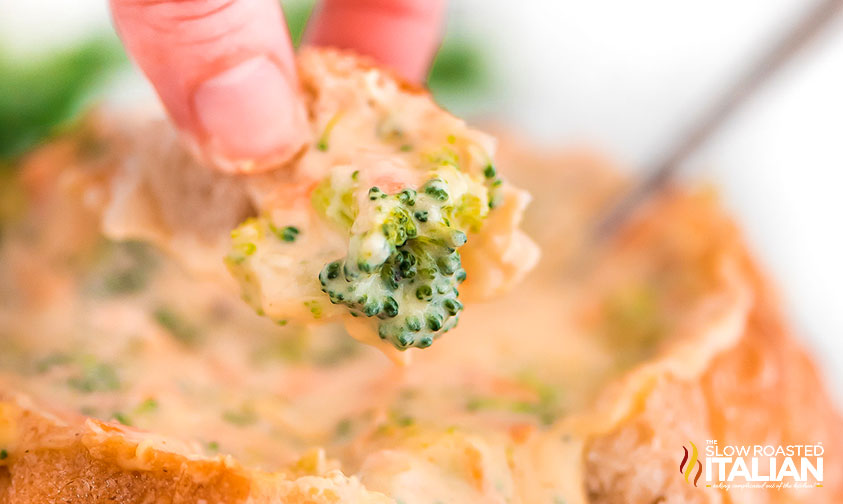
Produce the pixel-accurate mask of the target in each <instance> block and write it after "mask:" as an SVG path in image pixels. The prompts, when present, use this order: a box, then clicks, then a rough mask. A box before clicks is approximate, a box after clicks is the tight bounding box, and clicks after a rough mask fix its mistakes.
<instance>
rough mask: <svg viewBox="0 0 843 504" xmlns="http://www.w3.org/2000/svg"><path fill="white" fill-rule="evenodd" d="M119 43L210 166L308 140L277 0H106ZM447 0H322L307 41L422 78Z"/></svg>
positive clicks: (267, 163) (274, 161) (275, 160)
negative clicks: (347, 50) (120, 39)
mask: <svg viewBox="0 0 843 504" xmlns="http://www.w3.org/2000/svg"><path fill="white" fill-rule="evenodd" d="M110 2H111V9H112V13H113V15H114V20H115V24H116V26H117V31H118V32H119V34H120V37H121V38H122V39H123V43H124V44H125V46H126V49H127V50H128V52H129V53H130V54H131V56H132V58H133V59H134V61H135V62H136V63H137V64H138V66H140V68H141V69H142V70H143V72H144V73H145V74H146V76H147V77H148V78H149V80H150V81H151V82H152V85H153V86H154V87H155V89H156V91H157V92H158V96H159V97H160V98H161V101H162V102H163V104H164V106H165V107H166V109H167V111H168V113H169V114H170V117H171V118H172V120H173V122H174V123H175V124H176V126H177V127H178V128H179V129H180V130H181V131H182V132H183V134H184V135H185V136H186V138H187V139H188V141H189V142H190V143H191V144H192V146H194V147H195V148H196V149H197V150H198V151H199V152H201V153H202V154H203V155H204V156H205V157H206V158H207V159H208V160H209V161H211V162H212V163H213V164H214V166H216V167H217V168H220V169H222V170H225V171H232V172H254V171H260V170H265V169H268V168H272V167H273V166H277V165H278V164H279V163H282V162H284V161H286V160H288V159H289V158H290V157H291V156H293V155H294V154H295V153H296V152H298V151H299V150H300V149H301V147H302V146H303V145H304V144H306V143H307V142H309V141H310V132H309V127H308V125H307V116H306V112H305V109H304V106H303V104H302V103H301V102H300V100H299V84H298V79H297V76H296V65H295V58H294V54H293V48H292V45H291V42H290V36H289V33H288V31H287V27H286V25H285V22H284V18H283V13H282V11H281V8H280V4H279V3H278V0H110ZM444 7H445V0H323V1H322V2H321V3H320V5H318V6H317V8H316V9H315V10H314V16H313V19H311V21H310V26H309V28H308V30H307V32H306V35H305V39H306V42H307V43H310V44H315V45H325V46H334V47H339V48H343V49H353V50H356V51H358V52H360V53H362V54H366V55H369V56H372V57H374V58H375V59H376V60H378V61H379V62H381V63H382V64H384V65H387V66H390V67H392V68H393V69H394V70H396V71H397V72H398V73H399V74H400V75H402V76H403V77H404V78H406V79H408V80H411V81H416V82H418V81H421V80H422V79H423V77H424V75H425V73H426V72H427V68H428V66H429V64H430V61H431V60H432V58H433V54H434V53H435V51H436V47H437V45H438V43H439V32H440V29H441V22H442V17H443V13H444Z"/></svg>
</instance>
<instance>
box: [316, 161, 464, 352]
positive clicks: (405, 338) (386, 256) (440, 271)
mask: <svg viewBox="0 0 843 504" xmlns="http://www.w3.org/2000/svg"><path fill="white" fill-rule="evenodd" d="M368 199H369V200H370V201H371V202H374V204H375V206H374V209H373V211H374V215H373V220H372V222H374V223H376V225H375V226H373V227H372V228H371V229H368V230H367V231H364V232H362V233H359V234H353V235H352V237H351V240H350V243H349V253H348V256H346V257H345V258H344V259H341V260H338V261H334V262H332V263H329V264H327V265H326V266H325V267H324V268H323V269H322V271H321V273H320V274H319V281H320V283H321V284H322V290H323V291H324V292H325V293H327V294H328V296H329V297H330V299H331V302H332V303H334V304H343V305H345V306H347V307H348V308H349V309H350V310H351V313H352V315H353V316H357V317H361V316H363V317H377V318H378V319H379V320H378V335H379V336H380V337H381V339H383V340H386V341H389V342H390V343H391V344H392V345H394V346H395V347H396V348H398V349H400V350H404V349H407V348H409V347H418V348H426V347H429V346H430V345H431V344H432V343H433V340H434V339H435V338H436V337H438V336H439V335H441V334H442V333H444V332H445V331H447V330H449V329H451V328H452V327H454V326H455V325H456V324H457V321H458V319H459V314H460V312H461V311H462V303H460V301H459V299H458V297H459V292H458V290H457V286H458V285H459V284H460V283H461V282H462V281H463V280H465V270H463V269H462V266H461V264H460V256H459V253H458V252H457V249H458V248H459V247H460V246H462V245H463V244H465V241H466V235H465V233H464V232H463V231H461V230H460V229H456V228H455V227H452V222H451V220H450V219H448V217H447V216H448V215H450V214H453V205H452V202H451V199H452V198H451V195H450V194H449V191H448V184H447V183H446V182H445V181H444V180H443V179H441V178H433V179H431V180H430V181H428V182H427V183H426V184H425V185H424V186H422V188H421V189H420V191H419V192H416V191H414V190H412V189H405V190H403V191H401V192H398V193H396V194H391V195H388V194H386V193H384V192H383V191H381V190H380V189H379V188H377V187H372V188H371V189H370V190H369V193H368Z"/></svg>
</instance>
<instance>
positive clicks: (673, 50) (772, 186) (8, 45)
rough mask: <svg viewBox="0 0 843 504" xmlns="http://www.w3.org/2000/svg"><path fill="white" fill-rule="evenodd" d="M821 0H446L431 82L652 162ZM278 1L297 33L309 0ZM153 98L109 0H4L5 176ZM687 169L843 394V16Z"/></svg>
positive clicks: (490, 108)
mask: <svg viewBox="0 0 843 504" xmlns="http://www.w3.org/2000/svg"><path fill="white" fill-rule="evenodd" d="M812 3H813V1H809V0H741V1H738V2H735V1H732V0H706V1H702V0H684V1H681V2H677V1H671V0H638V1H636V2H629V1H625V0H587V1H586V0H579V1H574V0H520V1H518V2H513V1H508V0H451V6H450V15H449V20H448V29H447V34H446V37H445V43H444V45H443V48H442V51H441V52H440V55H439V57H438V59H437V61H436V64H435V65H434V68H433V71H432V74H431V80H430V85H431V88H432V89H433V91H434V93H435V95H436V96H437V98H438V99H439V100H440V101H441V102H442V103H444V104H445V105H446V106H447V107H448V108H450V109H451V110H453V111H454V112H456V113H457V114H462V115H465V116H467V117H469V118H471V119H472V120H475V121H481V120H487V119H493V120H495V121H497V122H502V123H504V124H506V125H507V126H509V127H511V128H513V129H519V130H523V131H525V132H526V133H528V134H529V135H530V136H531V137H532V138H534V139H535V140H536V141H537V142H541V143H542V144H544V145H548V146H554V147H559V148H563V147H566V146H582V145H588V146H593V147H595V148H597V149H600V150H602V151H603V152H605V153H607V154H608V155H609V156H610V157H612V158H614V159H616V160H617V161H618V164H619V166H621V167H623V168H624V169H626V170H631V171H636V172H641V171H644V170H646V169H647V168H648V163H649V162H650V161H651V160H654V159H655V158H657V157H658V155H659V154H660V153H661V152H662V151H663V150H664V149H666V148H667V147H668V146H669V145H670V143H671V141H672V140H674V139H676V138H677V137H678V136H679V135H680V134H681V132H682V131H683V128H684V127H685V126H686V125H687V124H689V121H690V120H692V119H693V118H694V117H695V116H696V115H697V114H698V113H699V112H700V111H701V110H704V108H705V107H706V106H707V105H708V104H709V103H711V101H712V100H713V99H714V98H715V97H716V96H717V94H718V93H719V92H721V91H723V89H724V88H725V87H726V86H728V85H729V83H730V82H731V81H732V80H733V79H734V78H735V77H736V75H737V74H738V73H740V71H741V70H742V69H744V68H746V66H747V65H749V64H751V62H752V61H753V60H754V57H756V56H757V55H759V54H760V53H761V52H763V51H764V49H765V48H767V47H768V46H769V45H770V44H771V43H772V42H774V41H775V40H776V39H777V37H778V36H779V35H780V34H781V32H782V30H784V29H786V28H787V26H789V24H790V23H792V22H793V21H794V20H795V19H796V18H797V17H798V16H799V15H800V14H801V13H802V12H804V10H805V8H806V7H809V6H810V5H811V4H812ZM283 7H284V9H285V11H286V13H287V18H288V23H289V24H290V28H291V33H292V35H293V37H294V39H297V38H298V37H300V34H301V32H302V29H303V26H304V23H305V21H306V18H307V15H308V13H309V11H310V9H311V7H312V1H311V0H286V1H284V2H283ZM151 96H153V95H152V91H151V89H150V88H149V87H148V86H147V85H146V83H145V82H144V81H143V79H142V77H141V76H140V75H139V74H138V73H137V72H136V71H134V70H133V69H132V67H131V66H130V65H128V63H127V60H126V57H125V55H124V54H123V52H122V49H121V48H120V45H119V43H118V41H117V39H116V36H115V35H114V33H113V30H112V28H111V24H110V20H109V16H108V11H107V2H106V0H0V174H1V173H2V171H7V170H8V167H9V166H11V164H12V162H13V160H14V158H15V157H16V156H18V155H20V153H22V152H24V151H25V150H27V149H29V148H31V147H32V146H33V145H36V144H37V143H38V142H40V141H42V140H43V139H44V138H47V137H49V135H51V134H55V132H57V131H60V130H61V128H63V127H66V125H67V124H69V123H70V122H71V121H72V119H73V117H75V116H76V115H77V114H78V113H79V112H80V111H82V110H84V109H85V108H86V107H88V106H90V104H91V103H95V102H98V101H104V100H105V101H110V102H117V103H120V102H124V103H126V102H134V101H136V100H139V99H149V98H150V97H151ZM685 173H686V176H687V177H689V178H691V179H694V180H703V181H709V182H714V183H715V184H716V185H717V186H718V187H719V188H720V189H721V193H722V195H723V200H724V203H725V204H726V205H727V207H728V208H729V209H730V210H731V211H732V212H733V213H734V215H736V217H737V218H738V219H739V221H740V222H741V224H742V226H743V229H744V233H745V234H746V236H747V237H748V239H749V241H750V242H751V244H752V246H753V248H754V250H755V252H756V253H757V255H758V256H759V259H760V260H761V261H762V263H763V264H764V265H765V267H766V268H767V269H768V271H770V272H771V274H772V276H773V277H774V279H775V281H776V283H777V285H778V288H779V292H780V294H781V297H782V299H783V301H784V302H785V307H786V310H787V312H788V314H789V316H790V320H791V322H792V324H793V326H794V328H795V329H796V330H797V331H798V332H799V333H800V335H801V336H802V338H803V341H805V343H806V344H807V345H808V346H809V347H811V349H812V350H813V353H814V354H815V355H816V356H817V358H818V359H819V360H820V361H821V363H822V365H823V366H822V370H823V372H824V373H825V374H826V381H827V383H829V385H830V386H831V387H832V389H833V390H832V393H833V394H835V395H836V398H837V401H838V404H839V405H841V406H843V19H839V20H837V21H835V22H834V23H833V25H832V26H830V27H829V29H827V30H826V31H825V32H824V34H823V35H822V36H821V37H820V38H819V39H818V40H817V41H816V42H815V43H814V44H813V45H812V46H811V47H810V48H809V49H808V50H806V51H804V52H802V53H801V54H800V55H799V57H798V58H797V60H796V61H795V62H794V63H793V64H791V65H789V66H788V67H787V68H786V69H785V70H784V71H783V72H781V73H780V74H778V76H777V77H776V78H775V80H773V81H771V82H770V83H769V85H768V86H766V87H765V88H764V89H763V90H762V91H761V92H760V93H758V94H757V95H756V96H755V97H754V98H753V99H752V100H751V102H749V103H748V104H747V106H745V107H744V108H743V109H742V110H741V111H740V113H739V114H738V115H736V116H735V117H734V119H733V120H732V121H730V122H729V123H728V124H727V126H726V127H724V128H723V129H722V130H721V131H720V132H719V133H718V134H717V136H716V137H715V138H714V139H713V140H712V141H711V142H710V143H709V144H707V145H706V146H705V148H703V149H702V150H701V151H700V152H699V153H698V154H697V155H696V156H695V157H694V158H693V159H691V160H690V161H689V163H688V169H687V170H686V172H685ZM805 392H806V394H810V393H811V391H805Z"/></svg>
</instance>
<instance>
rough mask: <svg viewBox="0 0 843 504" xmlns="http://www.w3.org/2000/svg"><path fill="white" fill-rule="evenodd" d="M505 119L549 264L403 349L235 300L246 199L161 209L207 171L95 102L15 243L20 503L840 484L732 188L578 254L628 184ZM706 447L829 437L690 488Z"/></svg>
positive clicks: (832, 442) (0, 469) (0, 389)
mask: <svg viewBox="0 0 843 504" xmlns="http://www.w3.org/2000/svg"><path fill="white" fill-rule="evenodd" d="M326 57H327V58H332V57H335V55H334V54H333V53H332V54H330V55H327V56H326ZM343 58H350V59H343V60H341V61H342V64H348V65H351V66H352V67H353V68H352V70H351V71H352V72H357V71H367V72H368V71H372V70H373V67H371V66H368V65H366V64H361V63H358V62H357V61H356V60H354V59H353V58H352V57H350V56H343ZM361 69H364V70H361ZM305 75H306V72H305ZM382 78H386V79H391V77H389V76H388V75H386V74H383V76H382ZM402 89H403V88H402ZM402 92H407V93H420V92H421V91H419V90H415V89H404V90H403V91H402ZM508 138H509V137H508V136H507V135H505V134H504V135H502V139H503V141H502V145H501V149H500V151H499V153H498V158H497V165H498V166H501V167H504V169H506V167H509V169H508V171H507V175H508V177H509V178H511V179H512V180H513V181H514V182H515V183H517V184H518V185H520V186H523V187H525V188H527V189H528V190H529V191H530V192H531V193H532V194H533V195H534V201H535V203H534V205H533V206H532V207H531V208H530V209H528V210H527V213H526V217H525V219H526V220H525V223H524V227H525V229H526V231H527V234H529V235H530V236H532V237H533V238H534V239H535V240H536V241H537V242H538V243H539V244H540V245H541V247H542V248H543V250H544V256H543V259H542V261H541V262H540V263H539V265H538V267H537V269H536V270H535V271H533V272H532V273H530V274H529V275H528V276H527V277H526V279H524V281H523V282H521V283H520V284H518V286H517V287H514V288H513V289H512V290H510V291H509V292H508V293H505V294H503V295H501V296H500V297H498V298H497V299H494V300H490V301H486V302H482V303H481V302H478V303H476V304H475V305H473V306H470V307H469V308H468V309H467V310H466V311H465V312H464V314H463V316H462V319H461V321H460V324H459V325H458V326H457V327H456V328H454V329H452V330H451V331H450V332H449V333H448V334H447V335H445V336H444V337H442V338H441V340H439V341H437V343H436V344H435V345H434V346H432V347H431V348H427V349H424V350H419V351H416V358H415V359H414V362H413V363H412V364H411V365H407V366H396V365H395V364H394V363H393V362H392V361H390V360H389V359H386V358H385V357H384V355H383V354H382V353H381V352H379V351H377V350H375V349H372V348H370V347H367V346H364V345H360V344H358V343H356V342H354V341H353V340H351V339H349V338H348V337H347V335H346V334H345V333H344V331H343V330H341V329H340V328H339V327H338V326H336V325H318V326H311V327H306V326H301V325H297V324H289V325H285V326H283V327H282V326H279V325H278V324H276V323H274V322H273V321H271V320H269V319H267V318H265V317H260V316H259V315H257V314H255V312H254V310H253V309H252V308H250V307H248V306H246V305H245V304H243V303H242V302H241V301H240V300H239V299H238V296H237V293H236V290H235V291H232V288H231V285H229V284H226V281H225V280H221V278H224V275H223V276H220V275H217V274H216V268H217V267H218V266H219V263H218V262H217V263H215V261H217V260H219V258H221V255H217V256H212V255H209V253H210V252H213V253H217V252H214V251H219V246H218V243H217V242H216V240H217V239H218V237H219V236H220V234H219V232H218V231H219V230H222V231H224V232H225V233H224V234H223V236H224V235H225V234H227V232H228V231H229V230H230V229H232V228H233V227H234V226H236V225H237V223H238V222H239V221H240V220H242V219H243V218H245V217H246V216H247V215H248V214H249V213H250V211H252V210H251V205H252V204H253V203H252V202H250V201H249V196H248V195H246V194H245V193H244V189H243V186H242V185H241V184H240V182H238V181H236V180H230V179H227V178H226V177H224V176H218V175H211V174H208V173H206V174H205V175H201V176H202V177H205V178H202V179H201V180H197V179H195V178H194V179H190V180H191V182H190V184H191V187H193V188H195V187H205V188H206V190H205V191H201V192H200V193H199V196H203V197H204V198H205V199H199V200H196V201H198V203H196V205H198V206H195V207H192V208H190V207H187V208H190V210H189V211H188V212H187V213H183V214H179V213H178V208H179V205H183V202H179V204H176V205H170V204H161V205H160V206H158V207H156V206H150V205H148V202H149V201H158V202H159V203H160V202H165V201H168V200H167V199H166V198H167V196H166V195H167V194H168V193H167V191H168V190H169V189H172V187H173V186H167V187H164V188H158V189H156V188H155V187H151V186H146V185H144V184H147V183H148V182H149V181H148V180H146V179H144V180H145V181H142V182H143V183H141V184H140V185H138V184H137V182H138V179H133V181H134V185H133V184H132V183H130V182H132V179H130V178H125V177H124V178H120V175H121V174H122V175H126V174H129V173H131V172H130V171H127V170H128V169H127V167H129V168H131V167H132V166H133V165H132V163H134V166H136V167H137V166H139V167H140V168H139V169H140V170H145V169H149V170H153V171H154V173H159V174H162V173H189V172H188V171H187V168H189V165H190V164H191V163H194V162H193V161H192V158H191V157H190V156H189V154H188V153H186V152H185V151H184V150H183V148H182V147H181V144H180V143H179V142H178V141H177V137H176V135H175V133H174V132H172V131H171V130H170V129H169V127H168V126H166V123H165V122H163V121H162V120H161V119H160V118H157V117H153V118H151V119H150V118H146V117H133V116H117V118H116V119H115V118H114V117H113V116H108V115H101V116H98V117H92V118H90V119H89V120H88V121H87V122H86V123H85V124H83V125H81V126H80V127H79V128H77V129H76V130H75V131H73V132H70V133H69V134H67V135H65V136H64V137H62V138H60V139H57V140H56V141H55V142H53V143H52V144H50V145H47V146H45V147H44V148H42V149H41V150H39V151H38V152H35V153H33V154H32V155H31V156H29V157H28V159H27V160H26V161H25V163H24V166H23V167H22V172H21V176H20V178H19V179H18V180H15V182H14V183H16V184H19V186H20V191H21V192H25V193H26V194H27V199H28V204H27V205H26V206H25V208H22V209H20V211H19V212H18V217H17V218H15V219H11V221H12V223H11V224H9V225H8V226H6V227H7V228H8V230H7V231H5V232H4V238H3V243H2V247H3V248H2V257H3V260H2V266H0V275H2V279H3V282H2V285H3V292H2V299H3V303H2V307H3V308H2V312H0V328H2V329H1V330H2V338H3V340H2V341H3V351H2V355H0V401H1V402H0V449H2V450H3V451H2V452H0V453H2V454H3V455H2V458H0V496H2V497H3V499H2V501H3V502H9V503H17V502H69V503H75V502H80V503H81V502H173V503H181V502H185V503H187V502H206V503H211V502H221V503H222V502H250V503H262V502H267V503H269V502H290V503H297V502H303V503H304V502H313V503H323V502H324V503H329V502H330V503H337V502H396V503H397V502H403V503H405V504H412V503H416V502H424V503H430V502H490V503H492V502H514V503H517V502H521V503H543V502H547V503H554V504H556V503H559V502H565V503H569V504H570V503H584V502H595V503H603V502H605V503H614V502H630V503H652V502H829V503H832V502H839V501H840V500H841V498H843V470H841V469H843V463H842V462H841V453H843V436H841V427H843V423H841V418H840V416H839V414H838V413H837V412H836V411H835V410H834V408H833V406H832V404H831V402H830V400H829V399H828V396H827V394H826V393H825V392H824V385H823V383H822V382H821V380H820V379H819V376H818V372H817V370H816V369H815V366H814V364H813V363H812V361H811V360H810V357H809V356H807V354H806V353H805V352H804V350H802V349H801V347H800V346H799V344H798V343H797V342H796V340H795V339H794V337H793V336H792V335H791V334H790V332H789V330H788V329H787V326H786V323H785V321H784V320H783V317H782V315H781V313H780V308H779V303H778V301H777V300H776V298H775V294H774V292H773V289H772V288H771V286H770V285H769V283H768V281H767V280H766V279H765V278H764V275H763V273H761V272H760V271H759V269H758V267H757V265H756V264H755V262H754V261H753V259H752V257H751V254H750V253H749V252H748V251H747V249H746V246H745V245H744V243H743V241H742V239H741V237H740V233H739V231H738V230H737V229H736V227H735V225H734V224H733V222H732V221H731V219H730V218H729V217H728V216H727V215H726V214H725V213H724V212H723V210H722V209H720V207H719V205H718V203H717V201H716V197H715V196H714V195H713V193H712V191H710V190H706V189H698V190H694V189H683V188H673V189H671V190H669V191H667V192H666V193H665V194H664V195H663V196H662V197H661V198H659V199H658V200H656V201H654V202H652V203H651V204H650V205H649V206H648V207H647V208H644V209H642V211H641V212H640V213H639V214H638V215H636V216H635V218H634V219H633V221H632V222H631V223H630V224H629V225H628V226H627V227H626V228H625V229H623V230H622V231H621V233H620V234H619V235H618V236H617V237H616V238H615V239H613V240H612V241H611V242H610V243H608V244H606V245H605V247H603V248H601V249H586V250H587V251H588V252H587V253H583V247H585V246H586V245H585V239H584V238H585V233H586V230H587V227H588V224H589V223H590V222H591V221H592V220H593V218H594V216H595V215H596V214H597V213H598V212H599V210H600V209H601V208H602V207H603V206H604V205H605V204H606V203H607V202H608V201H609V200H610V199H611V197H612V196H613V195H615V194H616V193H617V192H618V191H619V190H621V189H622V188H623V186H624V184H625V183H626V181H625V180H624V179H623V178H622V177H621V176H620V175H618V173H617V172H616V171H615V169H614V168H613V167H612V165H611V163H609V162H607V161H605V160H602V159H600V158H599V157H597V156H595V155H592V154H588V153H581V152H580V153H562V154H560V153H548V152H540V151H539V150H538V149H536V148H534V147H531V146H528V145H525V144H524V143H523V142H518V141H516V140H511V139H509V140H508ZM150 153H155V155H156V156H157V157H155V158H153V157H151V156H150ZM153 160H154V161H156V162H158V163H159V164H158V165H155V166H153V165H154V164H155V163H153V162H152V161H153ZM170 168H172V170H169V172H168V171H167V170H168V169H170ZM179 169H183V170H182V171H181V172H178V171H177V170H179ZM199 173H204V172H199ZM199 176H200V175H197V177H199ZM162 177H164V176H162ZM127 180H128V181H127ZM158 180H172V179H166V178H161V179H158ZM203 184H204V185H203ZM138 188H140V190H141V192H143V193H146V195H147V196H148V193H149V191H152V193H154V194H155V195H156V198H157V199H156V198H153V199H152V200H149V199H143V198H140V199H137V198H133V197H126V196H127V195H129V196H131V195H132V194H136V193H133V192H132V191H136V190H138ZM121 189H122V192H121V191H120V190H121ZM121 197H122V199H120V198H121ZM172 197H173V198H175V199H178V198H180V197H181V194H176V195H175V196H172ZM117 203H119V204H117ZM139 205H140V206H139ZM217 207H220V208H221V209H222V210H221V211H219V212H216V211H215V212H204V213H203V212H199V211H197V209H199V208H214V209H216V208H217ZM162 211H166V212H175V213H167V214H164V213H162ZM197 220H199V222H201V225H199V226H197V225H196V224H197ZM162 221H163V222H166V223H167V224H166V225H163V226H162V225H161V222H162ZM129 224H132V226H129ZM101 229H104V230H105V233H106V235H110V236H111V237H112V238H114V237H119V238H136V239H138V238H139V239H144V240H147V241H151V242H153V243H154V245H155V246H150V245H149V244H143V243H139V242H136V241H132V242H122V243H121V242H117V241H114V240H112V239H106V238H103V237H102V235H101V232H100V230H101ZM196 229H199V230H205V231H208V232H209V237H207V238H205V237H202V236H195V235H194V236H191V235H189V234H188V233H186V232H184V230H196ZM162 230H163V231H173V230H177V231H178V232H175V233H170V234H162V233H163V231H162ZM120 233H123V234H122V236H120ZM486 240H488V241H489V242H491V243H485V242H486ZM477 241H478V242H480V243H484V247H488V246H492V245H493V244H494V242H495V239H494V236H492V237H489V238H483V236H482V235H478V238H477ZM158 249H165V250H169V251H170V253H175V254H176V256H177V258H175V259H174V258H172V257H171V256H169V255H167V254H165V253H161V252H160V251H159V250H158ZM525 253H527V252H525ZM185 257H190V258H191V260H188V261H185V260H184V258H185ZM214 257H216V258H217V259H214ZM185 263H187V265H188V266H192V267H193V268H192V269H193V271H188V269H189V268H186V267H185ZM709 439H712V440H714V439H716V440H719V441H720V442H722V443H724V444H726V443H734V444H743V443H771V444H787V443H816V442H820V443H822V444H823V446H824V447H825V455H824V462H825V472H824V479H823V482H822V486H821V487H816V488H810V489H804V490H803V489H798V490H796V489H781V490H764V489H730V490H728V491H726V490H721V489H717V488H706V487H698V486H695V485H694V484H692V483H689V482H688V481H687V480H686V479H685V478H684V477H683V471H680V470H679V467H680V463H681V462H682V454H683V446H687V445H688V443H689V442H695V443H696V444H697V445H700V446H702V445H703V443H705V441H706V440H709Z"/></svg>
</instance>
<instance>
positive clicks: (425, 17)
mask: <svg viewBox="0 0 843 504" xmlns="http://www.w3.org/2000/svg"><path fill="white" fill-rule="evenodd" d="M445 4H446V1H445V0H323V1H322V2H321V3H320V5H319V7H318V8H317V10H316V11H315V13H314V15H313V17H312V19H311V21H310V25H309V27H308V30H307V34H306V40H307V42H308V43H311V44H314V45H324V46H333V47H339V48H341V49H352V50H355V51H357V52H359V53H361V54H365V55H367V56H372V57H373V58H375V59H376V60H377V61H379V62H380V63H382V64H384V65H387V66H390V67H392V68H393V69H394V70H396V71H397V72H398V73H399V75H401V76H402V77H404V78H405V79H408V80H410V81H412V82H421V81H423V80H424V78H425V76H426V75H427V71H428V68H429V67H430V63H431V61H433V56H434V54H435V53H436V50H437V49H438V47H439V42H440V38H441V32H442V25H443V21H444V14H445Z"/></svg>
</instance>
